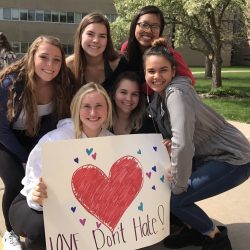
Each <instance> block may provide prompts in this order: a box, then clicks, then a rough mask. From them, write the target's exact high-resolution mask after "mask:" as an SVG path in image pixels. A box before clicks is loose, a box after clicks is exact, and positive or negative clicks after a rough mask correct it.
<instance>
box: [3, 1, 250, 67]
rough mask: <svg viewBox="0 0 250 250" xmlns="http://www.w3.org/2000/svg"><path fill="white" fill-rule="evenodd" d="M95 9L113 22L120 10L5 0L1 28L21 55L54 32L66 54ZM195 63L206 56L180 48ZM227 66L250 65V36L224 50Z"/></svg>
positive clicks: (100, 4) (106, 5) (99, 4)
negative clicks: (85, 17) (81, 23)
mask: <svg viewBox="0 0 250 250" xmlns="http://www.w3.org/2000/svg"><path fill="white" fill-rule="evenodd" d="M92 11H99V12H102V13H103V14H105V15H106V16H107V17H108V19H109V20H110V21H111V22H112V21H114V20H115V19H116V10H115V6H114V4H113V1H112V0H43V1H36V0H1V1H0V31H1V32H4V34H5V35H6V36H7V38H8V40H9V41H10V43H11V45H12V47H13V48H14V50H15V52H16V54H17V55H18V56H19V57H20V56H22V55H23V54H24V53H25V52H26V51H27V48H28V46H29V44H30V43H32V41H33V40H34V39H35V38H36V37H38V36H39V35H43V34H46V35H53V36H56V37H58V38H60V40H61V41H62V43H63V45H64V49H65V52H66V54H71V53H72V52H73V39H74V33H75V31H76V28H77V26H78V24H79V22H80V21H81V19H82V18H83V17H84V16H85V15H86V14H88V13H90V12H92ZM177 50H179V51H180V52H181V53H182V54H183V56H184V58H185V60H186V61H187V63H188V64H189V65H191V66H203V65H204V62H205V58H204V55H203V54H202V53H200V52H197V51H194V50H191V49H189V48H187V47H184V48H177ZM222 57H223V66H230V65H244V66H250V37H249V33H248V38H247V39H246V42H245V44H244V45H243V46H239V47H238V48H237V49H233V50H232V48H231V47H228V48H227V49H224V50H223V52H222Z"/></svg>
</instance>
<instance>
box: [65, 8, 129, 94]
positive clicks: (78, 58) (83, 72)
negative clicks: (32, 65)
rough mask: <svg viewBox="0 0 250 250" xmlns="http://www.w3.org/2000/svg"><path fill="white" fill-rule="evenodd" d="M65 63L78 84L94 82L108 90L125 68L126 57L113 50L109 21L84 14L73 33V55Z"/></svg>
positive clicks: (97, 16) (98, 15)
mask: <svg viewBox="0 0 250 250" xmlns="http://www.w3.org/2000/svg"><path fill="white" fill-rule="evenodd" d="M66 62H67V65H68V66H69V68H70V69H71V70H72V72H73V74H74V76H75V78H76V80H77V82H78V83H79V84H80V85H83V84H86V82H89V81H93V82H96V83H98V84H101V85H102V86H103V87H104V88H105V89H106V90H107V91H110V89H111V88H112V84H113V83H114V80H115V78H116V77H117V76H118V75H119V74H120V73H121V72H123V71H125V70H126V69H127V67H128V64H127V60H126V59H125V57H124V56H122V55H120V54H119V53H118V52H117V51H116V50H115V49H114V47H113V42H112V39H111V34H110V25H109V21H108V19H107V18H106V17H105V16H104V15H102V14H101V13H97V12H93V13H90V14H88V15H86V16H85V17H84V18H83V19H82V21H81V22H80V24H79V26H78V28H77V30H76V33H75V42H74V53H73V54H72V55H70V56H69V57H68V58H67V60H66Z"/></svg>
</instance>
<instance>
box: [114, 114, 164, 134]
mask: <svg viewBox="0 0 250 250" xmlns="http://www.w3.org/2000/svg"><path fill="white" fill-rule="evenodd" d="M110 132H112V133H114V130H113V128H111V129H110ZM158 133H160V131H159V129H158V126H157V123H156V122H155V121H154V120H153V119H152V118H151V117H149V116H145V118H144V120H143V123H142V126H141V128H140V129H139V130H135V129H133V130H132V131H131V132H130V134H158Z"/></svg>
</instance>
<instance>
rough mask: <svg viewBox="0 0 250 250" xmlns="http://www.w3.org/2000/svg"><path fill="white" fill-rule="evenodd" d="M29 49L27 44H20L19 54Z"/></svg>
mask: <svg viewBox="0 0 250 250" xmlns="http://www.w3.org/2000/svg"><path fill="white" fill-rule="evenodd" d="M28 48H29V44H28V43H21V53H26V52H27V50H28Z"/></svg>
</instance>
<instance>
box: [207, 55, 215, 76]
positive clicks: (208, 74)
mask: <svg viewBox="0 0 250 250" xmlns="http://www.w3.org/2000/svg"><path fill="white" fill-rule="evenodd" d="M212 66H213V64H212V60H211V59H210V58H209V56H206V57H205V77H207V78H212V68H213V67H212Z"/></svg>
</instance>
